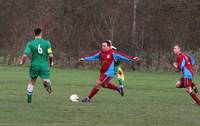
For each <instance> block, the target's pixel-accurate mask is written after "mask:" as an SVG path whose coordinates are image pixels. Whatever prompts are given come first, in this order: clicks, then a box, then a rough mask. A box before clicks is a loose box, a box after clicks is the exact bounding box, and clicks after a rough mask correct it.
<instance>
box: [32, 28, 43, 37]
mask: <svg viewBox="0 0 200 126" xmlns="http://www.w3.org/2000/svg"><path fill="white" fill-rule="evenodd" d="M41 32H42V29H41V28H35V29H34V34H35V36H38V35H40V33H41Z"/></svg>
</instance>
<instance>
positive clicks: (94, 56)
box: [84, 51, 100, 60]
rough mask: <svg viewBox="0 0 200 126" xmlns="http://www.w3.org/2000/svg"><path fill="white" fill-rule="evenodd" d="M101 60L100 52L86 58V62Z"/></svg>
mask: <svg viewBox="0 0 200 126" xmlns="http://www.w3.org/2000/svg"><path fill="white" fill-rule="evenodd" d="M99 58H100V51H97V52H95V53H92V54H91V55H89V56H87V57H84V60H97V59H99Z"/></svg>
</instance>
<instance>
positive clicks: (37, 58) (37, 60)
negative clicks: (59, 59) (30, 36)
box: [24, 38, 52, 67]
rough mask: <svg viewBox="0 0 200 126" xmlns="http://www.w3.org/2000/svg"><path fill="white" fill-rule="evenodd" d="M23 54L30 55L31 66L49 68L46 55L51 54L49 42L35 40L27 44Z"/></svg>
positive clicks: (39, 39) (40, 39)
mask: <svg viewBox="0 0 200 126" xmlns="http://www.w3.org/2000/svg"><path fill="white" fill-rule="evenodd" d="M24 53H25V54H26V55H30V54H31V55H32V59H31V66H42V67H49V62H48V55H49V53H52V50H51V44H50V42H49V41H47V40H45V39H42V38H36V39H34V40H31V41H29V42H28V43H27V45H26V48H25V51H24Z"/></svg>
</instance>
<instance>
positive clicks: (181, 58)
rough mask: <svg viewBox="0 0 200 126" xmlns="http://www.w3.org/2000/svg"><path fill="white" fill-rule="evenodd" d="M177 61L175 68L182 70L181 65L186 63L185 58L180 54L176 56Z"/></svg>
mask: <svg viewBox="0 0 200 126" xmlns="http://www.w3.org/2000/svg"><path fill="white" fill-rule="evenodd" d="M177 62H178V66H177V68H178V69H179V70H182V69H183V67H184V66H185V63H186V61H185V59H184V58H183V56H182V55H180V56H178V57H177Z"/></svg>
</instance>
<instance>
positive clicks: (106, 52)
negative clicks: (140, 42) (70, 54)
mask: <svg viewBox="0 0 200 126" xmlns="http://www.w3.org/2000/svg"><path fill="white" fill-rule="evenodd" d="M84 60H99V61H100V62H101V70H100V77H99V79H98V80H97V81H96V85H95V86H94V88H93V89H92V90H91V92H90V94H89V95H88V97H86V98H84V99H83V100H82V102H89V101H90V99H91V98H92V97H93V96H94V95H96V94H97V92H98V91H99V90H100V87H103V88H108V89H112V90H115V91H118V92H119V93H120V94H121V95H122V91H121V90H120V88H118V87H117V86H115V85H114V84H112V83H110V80H111V79H112V77H113V76H114V75H115V70H114V63H115V61H116V60H120V61H133V60H136V61H138V60H139V58H138V57H131V56H127V55H125V54H123V53H120V52H118V51H115V50H112V49H111V43H110V42H109V41H103V42H102V45H101V50H99V51H97V52H95V53H93V54H91V55H90V56H88V57H84V58H80V59H79V61H84Z"/></svg>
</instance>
